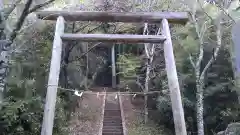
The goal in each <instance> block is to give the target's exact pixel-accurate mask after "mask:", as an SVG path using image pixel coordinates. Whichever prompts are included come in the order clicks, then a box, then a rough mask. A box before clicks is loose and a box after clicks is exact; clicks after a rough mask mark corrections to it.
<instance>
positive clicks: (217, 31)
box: [200, 12, 223, 79]
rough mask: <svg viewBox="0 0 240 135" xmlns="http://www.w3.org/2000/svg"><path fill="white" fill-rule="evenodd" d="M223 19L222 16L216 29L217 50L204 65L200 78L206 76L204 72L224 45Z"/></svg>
mask: <svg viewBox="0 0 240 135" xmlns="http://www.w3.org/2000/svg"><path fill="white" fill-rule="evenodd" d="M222 14H223V12H222ZM221 20H222V18H221V17H220V20H219V22H218V26H217V28H216V29H217V30H216V36H217V47H216V49H215V51H214V52H213V56H212V57H211V59H210V60H209V61H208V63H207V65H206V66H205V67H204V69H203V71H202V73H201V75H200V79H203V78H204V74H205V73H206V71H207V69H208V68H209V67H210V66H211V64H212V63H213V62H214V60H215V59H216V57H217V56H218V53H219V50H220V48H221V46H222V34H221V23H220V22H221Z"/></svg>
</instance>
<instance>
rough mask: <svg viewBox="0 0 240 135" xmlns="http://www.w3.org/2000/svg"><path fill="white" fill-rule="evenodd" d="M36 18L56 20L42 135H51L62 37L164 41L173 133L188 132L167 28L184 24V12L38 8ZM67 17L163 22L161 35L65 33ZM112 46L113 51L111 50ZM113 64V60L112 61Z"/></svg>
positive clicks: (80, 39) (141, 41) (87, 19)
mask: <svg viewBox="0 0 240 135" xmlns="http://www.w3.org/2000/svg"><path fill="white" fill-rule="evenodd" d="M36 14H37V16H38V18H40V19H44V20H57V23H56V29H55V37H54V41H53V50H52V58H51V66H50V72H49V79H48V88H47V95H46V104H45V109H44V117H43V126H42V131H41V135H52V128H53V123H54V122H53V121H54V113H55V104H56V96H57V88H58V80H59V73H60V63H61V53H62V41H69V40H79V41H96V42H117V43H123V42H125V43H126V42H127V43H163V44H164V57H165V63H166V71H167V77H168V86H169V89H170V96H171V102H172V110H173V117H174V124H175V134H176V135H187V133H186V126H185V119H184V111H183V105H182V100H181V93H180V88H179V83H178V77H177V72H176V65H175V59H174V54H173V46H172V40H171V34H170V29H169V24H168V22H170V23H178V24H185V23H186V22H187V21H188V13H187V12H151V13H150V12H149V13H146V12H144V13H141V12H140V13H139V12H138V13H126V12H122V13H116V12H84V11H40V12H37V13H36ZM64 19H65V20H66V21H100V22H132V23H134V22H137V23H139V22H148V23H162V35H129V34H71V33H64ZM114 53H115V52H114V49H112V54H114ZM112 65H113V67H114V66H115V62H113V63H112ZM115 72H116V71H115V70H113V85H116V82H115V83H114V81H116V79H115V80H114V78H116V73H115Z"/></svg>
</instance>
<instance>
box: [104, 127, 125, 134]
mask: <svg viewBox="0 0 240 135" xmlns="http://www.w3.org/2000/svg"><path fill="white" fill-rule="evenodd" d="M102 132H103V133H104V132H117V133H121V132H123V130H122V129H117V128H112V129H111V128H103V131H102Z"/></svg>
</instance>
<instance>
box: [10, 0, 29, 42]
mask: <svg viewBox="0 0 240 135" xmlns="http://www.w3.org/2000/svg"><path fill="white" fill-rule="evenodd" d="M32 2H33V0H28V1H27V2H26V3H25V7H24V9H23V11H22V14H21V16H20V17H19V19H18V20H17V23H16V25H15V28H14V29H13V31H12V32H11V33H10V37H9V38H10V39H9V40H10V41H13V40H14V39H15V38H16V37H17V32H18V31H19V30H20V29H21V27H22V25H23V23H24V20H25V19H26V17H27V16H28V13H29V8H30V7H31V5H32Z"/></svg>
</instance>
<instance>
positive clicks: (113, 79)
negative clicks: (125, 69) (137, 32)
mask: <svg viewBox="0 0 240 135" xmlns="http://www.w3.org/2000/svg"><path fill="white" fill-rule="evenodd" d="M111 52H112V87H113V88H116V85H117V82H116V80H117V79H116V65H115V64H116V63H115V45H113V46H112V51H111Z"/></svg>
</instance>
